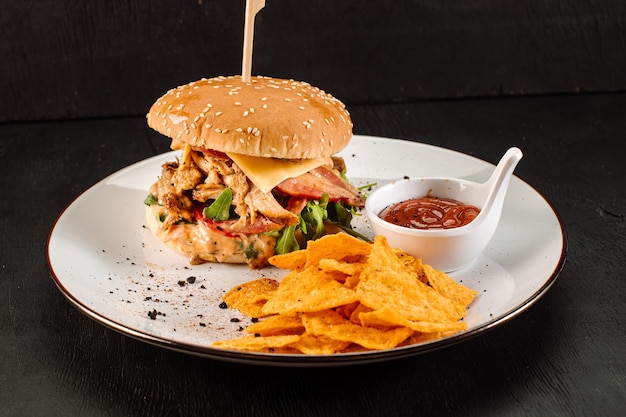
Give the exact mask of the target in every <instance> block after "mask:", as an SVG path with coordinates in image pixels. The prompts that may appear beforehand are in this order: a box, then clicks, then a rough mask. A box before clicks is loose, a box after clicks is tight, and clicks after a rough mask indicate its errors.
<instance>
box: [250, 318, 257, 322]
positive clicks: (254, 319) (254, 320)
mask: <svg viewBox="0 0 626 417" xmlns="http://www.w3.org/2000/svg"><path fill="white" fill-rule="evenodd" d="M250 321H251V322H252V323H256V322H257V321H259V319H258V317H252V318H251V319H250Z"/></svg>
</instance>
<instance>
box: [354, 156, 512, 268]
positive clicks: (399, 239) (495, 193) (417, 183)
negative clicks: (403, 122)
mask: <svg viewBox="0 0 626 417" xmlns="http://www.w3.org/2000/svg"><path fill="white" fill-rule="evenodd" d="M521 157H522V153H521V151H520V150H519V149H518V148H511V149H509V150H508V151H507V153H506V154H505V155H504V156H503V158H502V159H501V160H500V162H499V163H498V166H497V167H496V170H495V171H494V173H493V174H492V175H491V177H490V178H489V180H487V182H485V183H475V182H471V181H466V180H462V179H454V178H445V177H424V178H412V179H405V180H398V181H394V182H392V183H389V184H386V185H384V186H382V187H380V188H378V189H375V190H374V191H372V192H371V194H370V195H369V196H368V197H367V199H366V201H365V215H366V217H367V219H368V221H369V223H370V225H371V227H372V230H373V231H374V233H375V234H376V235H384V236H385V237H386V238H387V240H388V242H389V245H390V246H391V247H393V248H400V249H402V250H403V251H405V252H406V253H408V254H409V255H411V256H414V257H416V258H420V259H422V261H423V262H424V263H426V264H428V265H430V266H432V267H433V268H436V269H439V270H442V271H444V272H452V271H456V270H458V269H461V268H463V267H466V266H468V265H469V264H470V263H471V262H472V261H473V260H474V259H476V258H477V257H478V256H479V255H480V253H481V252H482V251H483V250H484V249H485V247H486V246H487V244H488V243H489V241H490V240H491V238H492V237H493V234H494V232H495V231H496V228H497V226H498V222H499V221H500V215H501V213H502V206H503V203H504V197H505V195H506V189H507V188H508V184H509V181H510V177H511V175H512V172H513V170H514V168H515V166H516V165H517V163H518V162H519V160H520V159H521ZM426 195H428V196H430V197H439V198H451V199H454V200H458V201H460V202H462V203H464V204H469V205H473V206H476V207H477V208H479V209H480V213H479V215H478V216H477V217H476V218H475V219H474V220H472V221H471V222H470V223H468V224H466V225H464V226H461V227H454V228H449V229H413V228H409V227H404V226H398V225H395V224H393V223H389V222H387V221H385V220H383V219H382V218H380V217H379V213H380V212H381V211H382V210H383V209H385V208H386V207H388V206H390V205H392V204H395V203H399V202H402V201H406V200H409V199H412V198H421V197H424V196H426Z"/></svg>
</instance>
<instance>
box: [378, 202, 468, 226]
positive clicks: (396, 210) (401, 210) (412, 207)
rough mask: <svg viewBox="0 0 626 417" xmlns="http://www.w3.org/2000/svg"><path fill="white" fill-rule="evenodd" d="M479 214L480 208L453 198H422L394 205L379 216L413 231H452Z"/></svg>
mask: <svg viewBox="0 0 626 417" xmlns="http://www.w3.org/2000/svg"><path fill="white" fill-rule="evenodd" d="M478 213H480V210H479V209H478V208H476V207H474V206H471V205H468V204H464V203H462V202H460V201H457V200H453V199H451V198H437V197H422V198H412V199H410V200H406V201H401V202H399V203H396V204H392V205H391V206H388V207H387V208H385V209H383V211H381V212H380V214H379V215H378V216H379V217H380V218H381V219H383V220H385V221H387V222H389V223H393V224H397V225H398V226H404V227H408V228H412V229H450V228H453V227H461V226H465V225H466V224H468V223H469V222H471V221H472V220H474V219H475V218H476V216H478Z"/></svg>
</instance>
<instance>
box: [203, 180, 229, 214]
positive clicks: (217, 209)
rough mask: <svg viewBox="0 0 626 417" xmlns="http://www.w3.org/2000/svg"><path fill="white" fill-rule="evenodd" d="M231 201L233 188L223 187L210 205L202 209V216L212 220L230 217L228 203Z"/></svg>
mask: <svg viewBox="0 0 626 417" xmlns="http://www.w3.org/2000/svg"><path fill="white" fill-rule="evenodd" d="M232 201H233V190H231V189H230V188H225V189H224V191H222V193H221V194H220V195H219V197H217V199H216V200H215V201H214V202H213V203H211V205H210V206H208V207H205V208H204V210H202V214H203V215H204V217H206V218H208V219H212V220H228V219H229V217H230V205H231V203H232Z"/></svg>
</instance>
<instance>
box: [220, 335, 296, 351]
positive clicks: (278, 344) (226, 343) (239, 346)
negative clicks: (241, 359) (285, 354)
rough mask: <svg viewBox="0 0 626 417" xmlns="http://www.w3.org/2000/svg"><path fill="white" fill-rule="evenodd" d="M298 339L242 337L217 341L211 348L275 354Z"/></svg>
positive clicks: (290, 337) (285, 337) (287, 337)
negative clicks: (277, 350)
mask: <svg viewBox="0 0 626 417" xmlns="http://www.w3.org/2000/svg"><path fill="white" fill-rule="evenodd" d="M299 339H300V336H298V335H288V336H268V337H254V336H244V337H239V338H236V339H227V340H218V341H216V342H213V344H212V345H211V346H213V347H216V348H220V349H232V350H245V351H250V352H275V351H276V349H280V348H286V347H287V345H289V344H291V343H295V342H297V341H298V340H299Z"/></svg>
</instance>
